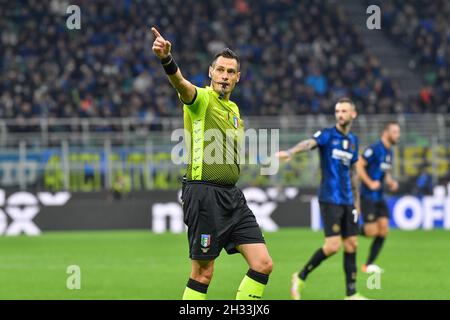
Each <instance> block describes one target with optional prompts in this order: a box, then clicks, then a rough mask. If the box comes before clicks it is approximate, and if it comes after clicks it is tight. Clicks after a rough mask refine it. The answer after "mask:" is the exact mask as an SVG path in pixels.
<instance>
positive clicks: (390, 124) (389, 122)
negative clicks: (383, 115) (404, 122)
mask: <svg viewBox="0 0 450 320" xmlns="http://www.w3.org/2000/svg"><path fill="white" fill-rule="evenodd" d="M391 126H400V123H398V121H395V120H392V121H388V122H386V123H385V124H384V126H383V131H386V130H388V129H389V128H390V127H391Z"/></svg>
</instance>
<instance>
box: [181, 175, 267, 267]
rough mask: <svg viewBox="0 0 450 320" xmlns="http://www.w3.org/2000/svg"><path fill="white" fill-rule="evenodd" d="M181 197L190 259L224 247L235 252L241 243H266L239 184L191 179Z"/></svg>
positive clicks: (210, 254)
mask: <svg viewBox="0 0 450 320" xmlns="http://www.w3.org/2000/svg"><path fill="white" fill-rule="evenodd" d="M181 199H182V203H183V215H184V216H183V217H184V223H185V224H186V225H187V226H188V240H189V257H190V258H191V259H193V260H212V259H214V258H217V257H218V256H219V254H220V251H222V249H223V248H225V250H226V251H227V253H228V254H233V253H238V251H237V249H236V246H238V245H241V244H248V243H265V241H264V237H263V235H262V232H261V229H260V228H259V225H258V223H257V222H256V218H255V216H254V215H253V212H252V211H251V210H250V209H249V207H248V206H247V201H246V200H245V197H244V194H243V193H242V191H241V190H240V189H239V188H237V187H236V186H230V187H226V186H219V185H215V184H210V183H207V182H196V181H195V182H192V181H189V182H187V183H186V184H185V186H184V187H183V191H182V196H181Z"/></svg>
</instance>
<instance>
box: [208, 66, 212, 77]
mask: <svg viewBox="0 0 450 320" xmlns="http://www.w3.org/2000/svg"><path fill="white" fill-rule="evenodd" d="M211 72H212V67H211V66H209V71H208V77H209V78H210V79H212V75H211Z"/></svg>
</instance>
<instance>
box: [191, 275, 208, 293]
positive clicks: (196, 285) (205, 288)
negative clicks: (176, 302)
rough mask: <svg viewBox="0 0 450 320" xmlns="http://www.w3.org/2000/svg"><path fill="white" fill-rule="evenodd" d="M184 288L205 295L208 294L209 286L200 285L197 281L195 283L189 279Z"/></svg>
mask: <svg viewBox="0 0 450 320" xmlns="http://www.w3.org/2000/svg"><path fill="white" fill-rule="evenodd" d="M186 287H188V288H190V289H192V290H195V291H198V292H200V293H204V294H206V293H207V292H208V287H209V285H208V284H204V283H201V282H198V281H196V280H194V279H192V278H189V280H188V283H187V285H186Z"/></svg>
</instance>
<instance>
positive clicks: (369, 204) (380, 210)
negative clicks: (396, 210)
mask: <svg viewBox="0 0 450 320" xmlns="http://www.w3.org/2000/svg"><path fill="white" fill-rule="evenodd" d="M361 211H362V216H363V222H364V223H372V222H375V221H377V220H378V218H381V217H385V218H389V209H388V207H387V204H386V202H385V201H384V200H380V201H372V200H369V199H364V198H361Z"/></svg>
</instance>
